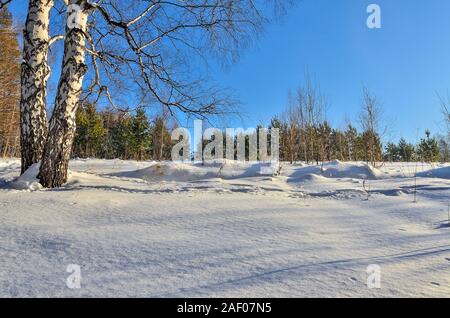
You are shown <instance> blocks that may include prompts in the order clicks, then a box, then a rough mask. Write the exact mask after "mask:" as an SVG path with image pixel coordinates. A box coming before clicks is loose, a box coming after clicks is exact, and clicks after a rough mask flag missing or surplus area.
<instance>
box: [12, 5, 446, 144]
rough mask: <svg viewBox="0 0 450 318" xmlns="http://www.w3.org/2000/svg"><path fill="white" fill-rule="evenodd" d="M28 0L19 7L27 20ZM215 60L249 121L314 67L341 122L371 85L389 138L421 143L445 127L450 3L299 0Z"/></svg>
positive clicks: (265, 113) (279, 102) (219, 76)
mask: <svg viewBox="0 0 450 318" xmlns="http://www.w3.org/2000/svg"><path fill="white" fill-rule="evenodd" d="M24 3H26V2H25V1H22V0H21V1H17V0H16V4H14V5H13V6H12V7H11V9H12V11H13V14H14V15H15V16H16V17H17V18H19V19H22V20H23V19H24V17H25V13H24V10H23V7H24ZM371 3H376V4H378V5H380V7H381V9H382V16H381V17H382V28H381V29H377V30H370V29H368V28H367V26H366V19H367V17H368V14H367V13H366V8H367V6H368V5H369V4H371ZM214 65H215V64H213V66H212V68H211V71H210V72H211V74H210V75H211V76H212V77H213V78H214V79H215V80H216V81H217V82H218V83H219V84H221V85H224V86H227V87H230V88H232V89H233V90H234V91H235V94H236V96H237V97H238V98H239V99H240V100H241V101H242V102H243V111H245V113H247V116H246V117H245V125H246V126H247V127H251V126H256V125H257V124H259V123H265V124H267V123H268V122H269V120H270V118H271V117H273V116H274V115H275V114H279V113H280V112H281V111H282V110H283V108H284V107H285V106H286V103H287V94H288V90H289V89H294V90H295V88H296V87H297V86H298V85H299V84H301V82H302V79H303V78H304V74H305V72H308V73H310V74H311V75H312V76H313V77H314V78H315V79H316V82H317V83H318V84H319V85H320V86H321V89H322V90H323V91H324V93H325V94H326V95H327V97H328V101H329V109H328V119H329V121H330V122H331V123H332V124H333V125H334V126H337V127H341V126H344V125H345V123H346V119H350V120H355V121H356V118H357V114H358V112H359V108H360V100H361V91H362V87H363V85H365V86H367V87H368V88H369V89H370V90H371V91H372V92H373V93H374V94H376V95H377V96H378V98H379V99H380V101H381V102H382V105H383V107H384V110H385V117H386V122H387V123H389V126H390V127H391V129H390V132H389V134H388V135H387V136H386V137H385V141H388V140H397V139H399V138H400V137H401V136H404V137H406V138H407V139H408V140H410V141H412V142H414V141H415V140H416V135H417V129H419V130H420V134H423V132H424V130H425V129H426V128H429V129H430V130H431V131H432V132H433V133H441V132H442V131H441V129H440V127H439V126H440V122H441V114H440V106H439V100H438V98H437V93H440V94H442V95H445V94H446V92H447V90H450V1H447V0H431V1H425V0H371V1H365V0H302V1H298V4H297V5H296V6H295V7H294V8H293V9H291V10H289V12H288V14H287V15H286V16H285V17H284V18H282V20H281V21H279V22H277V23H275V24H271V25H269V26H268V27H267V28H266V31H265V33H264V34H263V35H262V37H261V39H259V40H258V42H257V43H256V44H255V45H254V46H253V47H251V48H249V49H247V50H246V51H244V52H243V54H242V57H241V59H240V61H238V62H237V63H235V64H233V65H231V66H228V67H226V68H220V67H216V66H214ZM233 124H235V125H240V122H237V121H236V122H232V123H230V125H233Z"/></svg>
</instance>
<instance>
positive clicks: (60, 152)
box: [39, 0, 90, 188]
mask: <svg viewBox="0 0 450 318" xmlns="http://www.w3.org/2000/svg"><path fill="white" fill-rule="evenodd" d="M68 4H69V6H68V12H67V17H68V18H67V21H68V26H67V27H66V37H65V42H64V58H63V65H62V72H61V78H60V80H59V85H58V92H57V96H56V102H55V109H54V111H53V115H52V118H51V120H50V127H49V133H48V138H47V143H46V145H45V149H44V155H43V159H42V164H41V168H40V172H39V179H40V182H41V184H42V185H43V186H44V187H47V188H54V187H60V186H62V185H63V184H64V183H66V182H67V170H68V165H69V159H70V155H71V152H72V144H73V140H74V137H75V129H76V121H75V114H76V110H77V107H78V103H79V99H80V94H81V91H82V86H83V78H84V75H85V73H86V71H87V66H86V64H85V53H86V47H85V44H86V29H87V20H88V16H89V12H90V5H89V4H88V2H87V1H86V0H70V1H68ZM74 18H75V20H72V21H69V20H70V19H74Z"/></svg>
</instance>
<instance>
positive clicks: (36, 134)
mask: <svg viewBox="0 0 450 318" xmlns="http://www.w3.org/2000/svg"><path fill="white" fill-rule="evenodd" d="M53 4H54V2H53V0H30V1H29V6H28V16H27V20H26V23H25V29H24V31H23V62H22V75H21V101H20V113H21V158H22V173H24V172H25V171H26V170H27V169H28V168H29V167H30V166H31V165H32V164H34V163H37V162H39V161H40V160H41V157H42V153H43V150H44V144H45V139H46V137H47V112H46V95H47V81H48V79H49V77H50V66H49V63H48V49H49V45H50V40H51V39H50V36H49V25H50V10H51V9H52V7H53Z"/></svg>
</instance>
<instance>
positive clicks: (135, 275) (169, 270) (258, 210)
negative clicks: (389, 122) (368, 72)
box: [0, 159, 450, 297]
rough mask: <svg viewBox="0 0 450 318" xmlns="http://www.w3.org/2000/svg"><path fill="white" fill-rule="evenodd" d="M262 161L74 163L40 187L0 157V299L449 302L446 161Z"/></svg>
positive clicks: (449, 184) (448, 177)
mask: <svg viewBox="0 0 450 318" xmlns="http://www.w3.org/2000/svg"><path fill="white" fill-rule="evenodd" d="M267 168H268V167H261V165H259V164H240V163H235V162H225V163H215V164H205V165H201V164H197V165H193V164H180V163H171V162H167V163H156V162H133V161H120V160H109V161H106V160H74V161H72V162H71V165H70V170H71V172H70V180H69V182H68V183H67V185H65V186H64V187H63V188H60V189H55V190H45V189H41V187H40V186H39V184H38V183H37V182H36V179H35V175H36V172H37V170H38V166H35V167H33V168H32V169H31V170H30V171H28V173H27V174H25V175H24V176H23V177H21V178H20V179H17V177H18V174H19V171H20V163H19V161H18V160H6V159H3V160H0V297H12V296H20V297H22V296H25V297H36V296H41V297H48V296H57V297H66V296H68V297H83V296H106V297H120V296H125V297H127V296H132V297H134V296H143V297H184V296H186V297H198V296H206V297H210V296H220V297H224V296H226V297H228V296H229V297H317V296H325V297H332V296H343V297H364V296H369V297H384V296H389V297H392V296H406V297H409V296H413V297H420V296H443V297H450V227H448V222H447V213H448V205H449V202H450V167H449V165H439V164H434V165H430V164H422V163H419V164H416V163H392V164H390V163H387V164H385V165H383V166H382V167H380V168H378V169H374V168H372V167H369V166H367V165H366V164H364V163H343V162H339V161H334V162H331V163H326V164H324V165H319V166H315V165H314V166H311V165H306V164H300V163H299V164H293V165H290V164H287V163H286V164H283V165H282V169H281V174H280V175H278V176H272V175H271V174H270V173H268V172H267V171H268V170H270V169H267ZM416 172H417V175H418V177H417V180H415V178H414V175H415V174H416ZM415 184H416V185H417V186H416V190H417V191H416V194H417V202H413V201H414V192H415V190H414V188H415ZM69 264H78V265H79V266H80V267H81V276H82V278H81V288H80V289H70V288H68V287H67V286H66V279H67V277H68V276H69V275H71V273H68V272H66V269H67V266H68V265H69ZM370 264H377V265H379V266H380V268H381V288H380V289H369V288H368V287H367V278H368V274H367V272H366V269H367V266H368V265H370Z"/></svg>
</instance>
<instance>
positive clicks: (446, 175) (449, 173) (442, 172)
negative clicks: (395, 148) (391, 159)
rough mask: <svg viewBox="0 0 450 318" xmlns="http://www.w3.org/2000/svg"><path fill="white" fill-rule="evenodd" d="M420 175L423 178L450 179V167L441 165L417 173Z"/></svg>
mask: <svg viewBox="0 0 450 318" xmlns="http://www.w3.org/2000/svg"><path fill="white" fill-rule="evenodd" d="M417 176H418V177H422V178H439V179H449V180H450V167H441V168H435V169H430V170H427V171H424V172H420V173H418V174H417Z"/></svg>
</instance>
